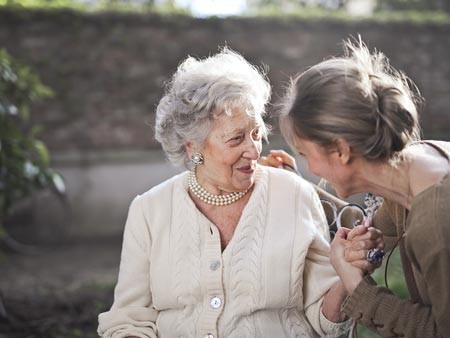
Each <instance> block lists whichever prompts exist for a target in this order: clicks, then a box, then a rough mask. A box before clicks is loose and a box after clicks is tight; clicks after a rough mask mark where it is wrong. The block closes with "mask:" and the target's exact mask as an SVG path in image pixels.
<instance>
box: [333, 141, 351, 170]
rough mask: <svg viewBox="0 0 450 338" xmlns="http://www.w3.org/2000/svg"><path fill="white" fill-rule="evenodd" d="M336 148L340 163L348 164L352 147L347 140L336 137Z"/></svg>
mask: <svg viewBox="0 0 450 338" xmlns="http://www.w3.org/2000/svg"><path fill="white" fill-rule="evenodd" d="M336 150H337V152H338V156H339V161H340V162H341V164H348V163H349V162H350V160H351V157H352V148H351V147H350V145H349V144H348V142H347V141H346V140H344V139H342V138H340V139H338V140H337V141H336Z"/></svg>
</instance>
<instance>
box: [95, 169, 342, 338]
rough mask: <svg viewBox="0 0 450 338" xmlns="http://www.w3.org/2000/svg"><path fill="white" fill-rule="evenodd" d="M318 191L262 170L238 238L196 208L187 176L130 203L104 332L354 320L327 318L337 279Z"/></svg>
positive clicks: (264, 327)
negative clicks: (223, 241)
mask: <svg viewBox="0 0 450 338" xmlns="http://www.w3.org/2000/svg"><path fill="white" fill-rule="evenodd" d="M326 230H327V228H326V223H325V215H324V214H323V211H322V209H321V206H320V201H319V199H318V197H317V195H316V193H315V191H314V189H313V187H312V186H311V185H310V184H309V183H308V182H306V181H304V180H303V179H301V178H299V177H297V176H295V175H293V174H291V173H288V172H286V171H284V170H279V169H274V168H266V167H258V169H257V172H256V178H255V187H254V189H253V192H252V195H251V196H250V198H249V201H248V203H247V205H246V206H245V208H244V210H243V213H242V215H241V218H240V220H239V223H238V225H237V227H236V230H235V233H234V235H233V238H232V240H231V241H230V242H229V244H228V245H227V247H226V249H225V250H224V251H223V252H222V251H221V245H220V234H219V231H218V229H217V227H216V226H215V225H214V224H212V223H211V222H210V221H209V220H208V219H207V218H206V217H205V216H204V215H203V214H202V213H200V211H199V210H198V209H197V208H196V207H195V205H194V203H193V201H192V200H191V199H190V197H189V194H188V191H187V173H186V172H185V173H182V174H180V175H178V176H175V177H173V178H172V179H170V180H168V181H166V182H164V183H162V184H160V185H158V186H157V187H154V188H153V189H151V190H149V191H148V192H147V193H145V194H143V195H141V196H138V197H137V198H136V199H135V200H134V201H133V203H132V204H131V207H130V210H129V215H128V219H127V223H126V226H125V232H124V243H123V249H122V258H121V265H120V272H119V279H118V283H117V286H116V290H115V301H114V304H113V306H112V307H111V310H110V311H108V312H106V313H102V314H100V315H99V328H98V332H99V334H100V335H101V336H103V337H107V338H118V337H126V336H136V337H160V338H174V337H177V338H179V337H184V338H190V337H198V338H203V337H205V336H206V335H208V334H211V335H212V336H214V337H224V338H225V337H226V338H245V337H249V338H250V337H251V338H253V337H258V338H282V337H289V338H290V337H318V336H321V337H337V336H339V335H340V334H342V333H343V332H344V331H345V330H347V329H348V327H349V325H350V322H349V321H347V322H344V323H339V324H336V323H331V322H329V321H328V320H327V319H326V318H325V317H324V316H323V314H322V301H323V296H324V294H325V293H326V292H327V291H328V289H329V288H330V287H331V286H332V285H333V284H334V283H335V282H336V281H337V279H338V277H337V276H336V275H335V273H334V270H333V269H332V267H331V265H330V263H329V259H328V254H329V244H328V240H327V237H326V236H327V232H326Z"/></svg>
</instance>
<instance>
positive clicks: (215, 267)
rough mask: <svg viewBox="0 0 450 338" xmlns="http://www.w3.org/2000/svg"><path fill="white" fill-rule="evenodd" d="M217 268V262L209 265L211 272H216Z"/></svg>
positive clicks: (218, 263) (218, 265) (218, 264)
mask: <svg viewBox="0 0 450 338" xmlns="http://www.w3.org/2000/svg"><path fill="white" fill-rule="evenodd" d="M219 267H220V262H219V261H212V262H211V264H210V265H209V268H210V269H211V270H212V271H216V270H217V269H218V268H219Z"/></svg>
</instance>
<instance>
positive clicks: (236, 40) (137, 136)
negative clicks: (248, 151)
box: [0, 9, 450, 151]
mask: <svg viewBox="0 0 450 338" xmlns="http://www.w3.org/2000/svg"><path fill="white" fill-rule="evenodd" d="M357 34H361V35H362V37H363V39H364V40H365V41H366V42H367V43H368V44H369V46H370V47H376V48H378V49H380V50H382V51H383V52H385V53H386V54H387V55H388V56H389V57H390V60H391V63H392V64H393V65H394V66H396V67H397V68H400V69H402V70H404V71H405V72H406V73H407V74H408V75H409V76H410V77H411V78H412V79H413V80H414V81H415V82H416V83H417V84H418V86H419V88H420V89H421V91H422V93H423V95H424V96H425V98H426V106H425V109H424V112H423V114H422V123H423V130H424V133H425V136H426V137H434V138H443V139H447V140H450V108H449V107H450V95H448V93H450V62H448V60H449V52H450V24H411V23H395V22H391V23H380V22H378V23H376V22H372V21H366V22H365V21H345V22H344V21H342V22H337V21H318V20H309V21H305V20H303V21H302V20H296V19H285V20H282V19H239V18H235V19H227V20H223V19H193V18H189V17H183V16H173V17H171V16H156V15H152V14H145V15H139V14H117V13H101V14H80V13H76V12H71V11H51V12H43V11H10V10H6V9H1V10H0V47H3V48H6V49H7V50H8V51H9V52H10V53H11V54H12V55H13V56H15V57H17V58H19V59H20V60H21V61H23V62H25V63H27V64H29V65H31V66H33V67H34V68H35V69H36V70H37V71H38V72H39V74H40V75H41V77H42V79H43V81H44V82H45V83H46V84H47V85H48V86H50V87H51V88H53V90H54V91H55V97H54V98H53V99H51V100H47V101H46V102H45V103H43V104H41V105H39V106H37V107H36V109H35V110H37V114H36V115H35V118H36V119H37V120H38V121H39V122H40V123H42V124H43V125H44V127H45V130H46V133H45V135H43V138H44V140H45V141H46V142H48V144H49V146H50V148H51V149H52V150H54V151H58V150H64V151H67V150H75V151H76V150H79V151H84V150H93V149H97V150H102V149H137V148H144V149H145V148H151V147H155V146H156V145H155V142H154V140H153V138H152V125H153V121H154V111H155V106H156V104H157V102H158V99H159V98H160V97H161V95H162V93H163V88H164V83H165V81H167V80H168V78H169V77H170V75H171V74H172V73H173V71H174V70H175V68H176V66H177V65H178V64H179V62H180V61H181V60H182V59H183V58H185V57H186V55H188V54H190V55H193V56H200V57H203V56H206V55H208V54H210V53H214V52H216V51H217V46H219V45H220V46H223V45H225V44H227V45H228V46H230V47H231V48H233V49H236V50H238V51H240V52H241V53H243V54H244V56H245V57H246V58H248V59H249V60H250V61H252V62H253V63H255V64H257V65H262V64H264V65H267V66H269V67H270V71H269V77H270V79H271V82H272V84H273V86H274V95H273V98H274V100H273V101H276V99H277V98H278V97H279V96H280V95H281V94H282V88H283V86H284V84H285V83H286V82H287V81H288V77H289V76H290V75H293V74H295V73H297V72H299V71H301V70H302V69H304V68H305V67H307V66H310V65H312V64H314V63H316V62H318V61H321V60H322V59H323V58H325V57H328V56H330V55H336V54H339V53H340V52H341V45H340V42H341V41H342V40H343V39H345V38H347V37H348V36H349V35H357Z"/></svg>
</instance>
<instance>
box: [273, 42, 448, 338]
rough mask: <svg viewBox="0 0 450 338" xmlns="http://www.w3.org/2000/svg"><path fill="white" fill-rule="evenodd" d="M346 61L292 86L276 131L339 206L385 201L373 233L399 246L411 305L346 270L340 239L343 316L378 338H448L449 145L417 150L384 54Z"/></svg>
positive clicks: (311, 72) (336, 248)
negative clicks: (363, 196) (365, 197)
mask: <svg viewBox="0 0 450 338" xmlns="http://www.w3.org/2000/svg"><path fill="white" fill-rule="evenodd" d="M346 51H347V53H346V55H345V56H343V57H339V58H333V59H330V60H326V61H323V62H321V63H319V64H317V65H315V66H313V67H311V68H309V69H308V70H307V71H305V72H304V73H302V74H301V75H299V76H298V77H297V78H296V79H295V80H294V81H293V84H292V86H291V88H290V90H289V92H288V94H287V100H286V105H285V115H284V116H282V118H281V127H282V130H283V133H284V135H285V136H286V138H287V139H288V140H289V143H290V144H292V146H293V148H295V149H296V150H297V151H298V153H299V154H300V155H302V156H304V157H305V159H306V161H307V163H308V166H309V170H310V171H311V172H313V173H314V174H316V175H318V176H320V177H323V178H325V179H326V180H327V181H329V182H330V183H331V184H332V185H333V186H334V188H335V189H336V191H337V193H338V195H339V196H340V197H347V196H349V195H351V194H354V193H358V192H372V193H374V194H377V195H381V196H383V197H384V198H385V200H384V204H383V206H382V208H381V209H380V210H379V211H378V213H377V214H376V215H375V218H374V219H373V226H375V227H379V228H380V229H382V230H383V232H384V235H385V238H386V245H388V246H390V247H391V248H392V247H393V246H394V245H397V244H398V245H399V247H400V253H401V256H402V263H403V270H404V274H405V278H406V282H407V285H408V289H409V291H410V294H411V300H402V299H400V298H399V297H397V296H395V295H394V294H393V293H392V292H390V290H389V289H387V288H386V287H383V286H377V285H375V283H374V281H373V280H372V279H370V277H365V276H364V274H363V271H361V270H360V269H357V268H355V267H353V266H352V265H351V264H349V263H348V260H350V259H349V255H350V254H351V251H352V250H351V242H350V241H351V240H352V239H353V236H352V235H351V234H348V233H347V231H345V230H344V229H341V230H340V231H339V232H338V233H337V236H336V239H335V240H334V241H333V244H332V251H331V253H332V254H331V257H332V263H333V265H334V267H335V268H336V271H337V272H338V274H339V276H340V277H341V278H342V281H343V283H344V285H345V287H346V289H347V291H348V293H349V295H350V296H349V298H348V300H347V301H346V302H345V304H344V306H343V311H344V312H345V313H346V314H347V315H348V316H350V317H352V318H354V319H357V320H358V321H359V322H360V323H362V324H363V325H366V326H368V327H369V328H371V329H373V330H374V331H377V332H378V333H379V334H381V335H382V336H384V337H408V338H414V337H420V338H427V337H429V338H431V337H450V321H449V310H450V289H449V286H450V277H449V276H450V250H449V242H450V224H449V219H450V208H449V203H448V201H449V200H450V175H449V168H450V164H449V163H450V144H449V143H448V142H439V141H417V140H418V135H419V124H418V112H417V108H416V98H417V97H416V96H415V94H414V92H413V91H412V90H411V88H415V87H411V82H410V81H407V80H406V78H405V77H404V76H403V75H402V74H401V73H399V72H398V71H396V70H395V69H393V68H391V67H390V66H389V63H388V60H387V59H386V57H385V56H384V55H383V54H381V53H374V54H371V53H370V52H369V50H368V49H367V47H366V46H365V45H364V44H363V43H362V42H361V41H359V42H357V43H352V42H347V43H346ZM278 155H279V154H278ZM279 157H280V160H281V161H283V160H284V159H283V158H281V156H280V155H279ZM353 257H355V256H354V255H353ZM359 258H363V257H359ZM372 258H373V257H371V256H368V259H369V260H371V259H372Z"/></svg>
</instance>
